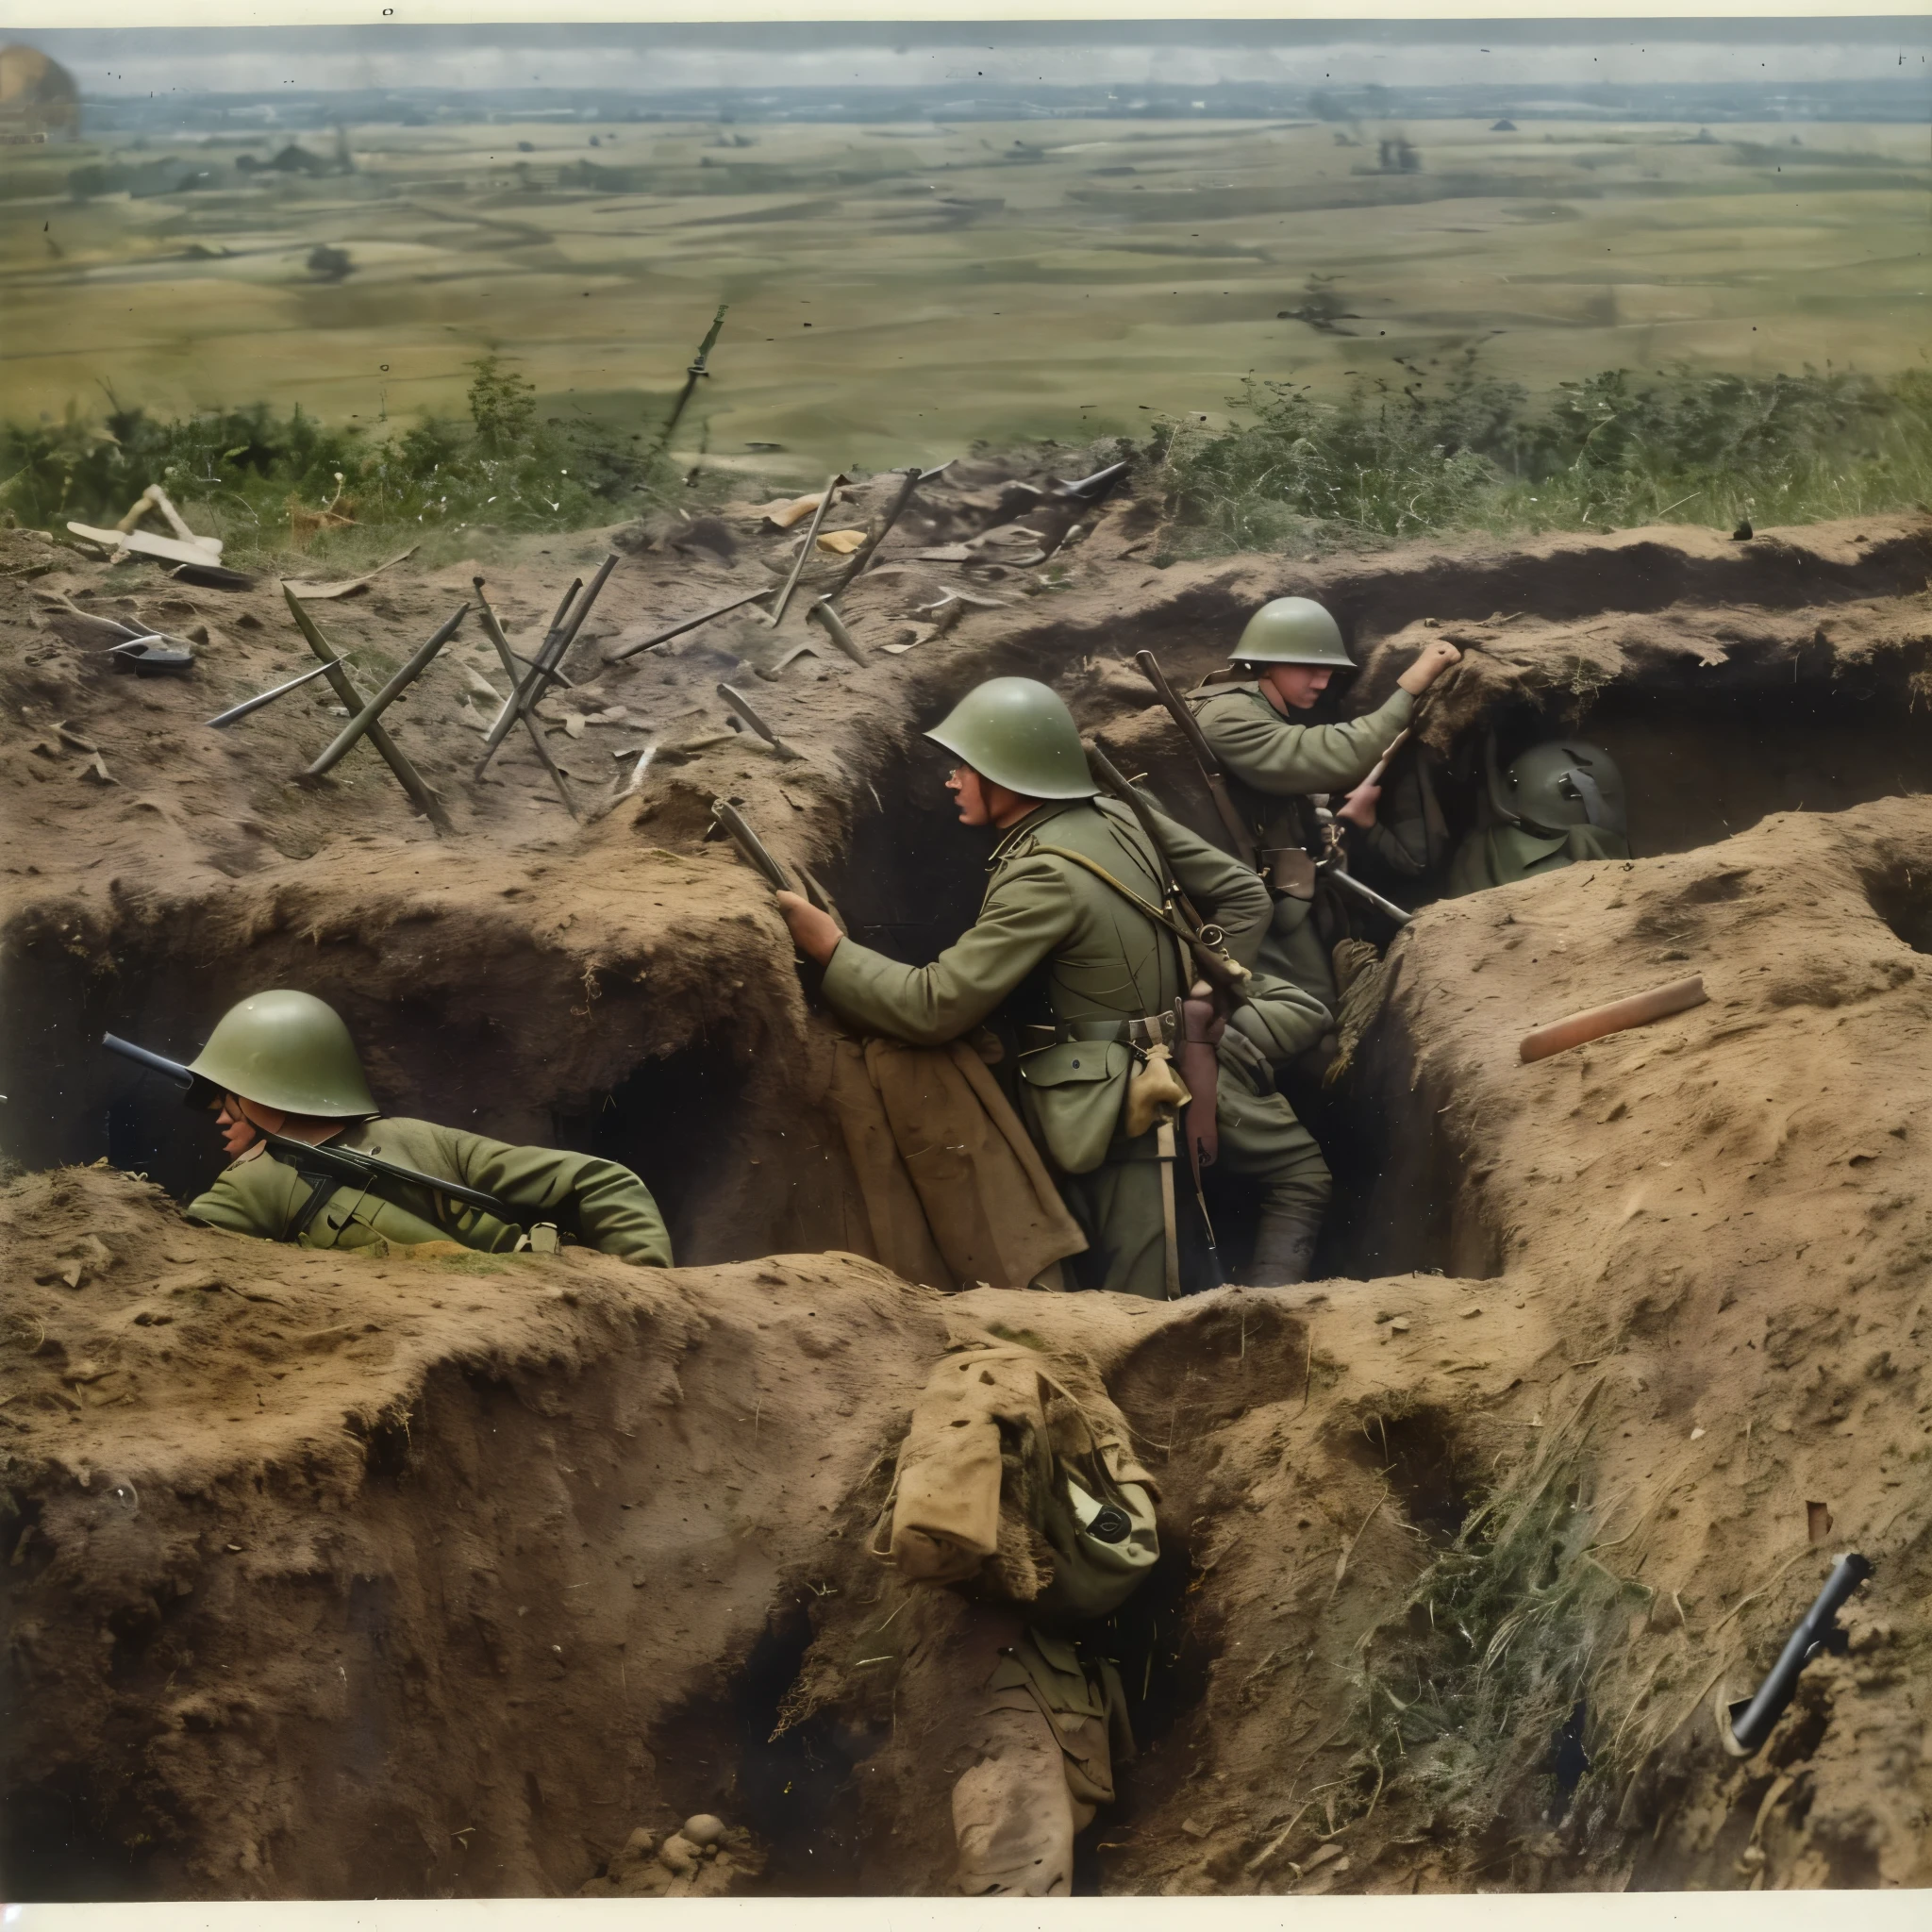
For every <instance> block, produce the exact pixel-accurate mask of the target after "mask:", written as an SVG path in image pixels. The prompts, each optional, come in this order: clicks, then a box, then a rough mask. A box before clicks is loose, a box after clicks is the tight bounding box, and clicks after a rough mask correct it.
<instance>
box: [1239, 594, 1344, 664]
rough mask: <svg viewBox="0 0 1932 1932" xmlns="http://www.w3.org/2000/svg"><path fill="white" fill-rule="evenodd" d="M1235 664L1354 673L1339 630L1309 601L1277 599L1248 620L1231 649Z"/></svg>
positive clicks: (1299, 598) (1318, 607) (1308, 598)
mask: <svg viewBox="0 0 1932 1932" xmlns="http://www.w3.org/2000/svg"><path fill="white" fill-rule="evenodd" d="M1234 661H1235V662H1236V663H1237V664H1307V665H1311V666H1314V667H1316V668H1317V669H1320V670H1324V671H1353V670H1354V669H1355V659H1354V658H1351V657H1350V656H1349V655H1348V646H1347V645H1346V644H1345V643H1343V642H1342V641H1341V625H1338V624H1337V623H1336V622H1335V620H1334V618H1332V617H1331V616H1330V615H1329V614H1328V612H1327V610H1326V609H1325V608H1324V607H1323V606H1322V605H1320V604H1317V603H1316V602H1315V601H1314V599H1313V598H1311V597H1276V598H1274V600H1273V602H1271V603H1267V604H1264V605H1262V607H1261V608H1260V609H1258V610H1257V611H1256V612H1255V614H1254V616H1252V617H1251V618H1249V619H1248V624H1247V628H1246V629H1245V630H1243V631H1242V632H1241V641H1240V642H1239V643H1237V644H1236V645H1235V647H1234Z"/></svg>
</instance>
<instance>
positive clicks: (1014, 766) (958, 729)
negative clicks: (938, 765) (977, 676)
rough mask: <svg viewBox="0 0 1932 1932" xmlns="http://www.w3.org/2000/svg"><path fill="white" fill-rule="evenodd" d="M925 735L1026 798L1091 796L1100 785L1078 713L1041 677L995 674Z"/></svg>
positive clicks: (998, 782)
mask: <svg viewBox="0 0 1932 1932" xmlns="http://www.w3.org/2000/svg"><path fill="white" fill-rule="evenodd" d="M925 735H926V736H927V737H928V738H930V739H931V740H932V741H934V742H935V743H936V744H942V745H944V746H945V748H946V749H947V750H948V751H949V752H952V753H954V754H955V755H957V756H958V757H959V758H963V759H964V760H965V761H966V762H967V764H969V765H971V766H972V768H973V769H974V771H975V772H977V773H978V774H979V775H980V776H981V777H982V778H991V780H992V782H993V783H994V784H995V785H1003V786H1005V787H1006V789H1007V790H1008V791H1017V792H1019V793H1020V794H1021V795H1022V796H1023V797H1025V798H1091V797H1093V796H1094V795H1095V794H1096V793H1097V792H1098V791H1099V790H1100V787H1099V786H1098V785H1096V784H1095V783H1094V782H1093V774H1092V773H1091V771H1089V770H1088V768H1087V753H1086V750H1085V749H1084V747H1083V746H1082V745H1081V743H1080V727H1079V726H1078V725H1077V724H1074V714H1073V712H1071V711H1070V710H1068V709H1067V708H1066V706H1065V704H1064V703H1063V702H1062V701H1061V699H1060V697H1059V696H1058V693H1057V692H1055V691H1050V690H1048V689H1047V687H1046V686H1045V685H1043V684H1041V683H1040V682H1039V681H1038V680H1037V679H1035V678H1031V677H992V678H989V679H988V680H987V681H986V683H984V684H982V685H976V686H975V687H974V689H973V690H972V691H968V692H967V693H966V695H965V696H964V697H963V698H961V699H960V700H959V702H958V704H957V705H955V706H954V707H953V708H952V709H951V710H950V711H948V712H947V713H946V715H945V716H944V717H943V718H942V719H941V720H940V722H939V723H938V724H935V725H934V726H933V727H932V729H931V730H930V731H928V732H927V733H926V734H925Z"/></svg>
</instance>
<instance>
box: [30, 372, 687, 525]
mask: <svg viewBox="0 0 1932 1932" xmlns="http://www.w3.org/2000/svg"><path fill="white" fill-rule="evenodd" d="M467 403H468V415H467V420H466V421H454V420H446V419H443V418H441V417H431V418H430V419H429V420H427V421H425V422H423V423H418V424H415V425H410V426H408V427H405V428H402V429H401V430H400V432H399V433H397V434H395V435H392V436H375V435H372V434H371V433H370V432H368V431H366V430H363V429H360V428H357V427H353V426H351V427H346V428H344V427H334V428H331V427H327V426H325V425H322V424H321V423H319V422H317V421H316V420H315V418H313V417H311V416H309V415H308V414H307V413H306V412H305V411H304V410H303V409H302V408H300V406H299V405H298V406H297V407H296V408H294V409H293V410H292V411H291V413H290V414H289V415H288V416H286V417H277V416H275V414H274V413H273V411H272V410H271V409H270V408H269V406H268V405H267V404H265V403H257V404H255V405H253V406H252V407H250V408H242V409H220V410H209V411H208V412H206V413H203V414H198V415H194V416H190V417H186V418H180V419H175V420H172V421H166V422H163V421H158V420H156V419H155V418H153V417H150V416H149V415H148V414H147V413H146V412H145V411H144V410H142V409H140V408H124V407H122V406H120V405H119V404H115V405H114V406H113V407H112V408H110V409H109V410H108V414H107V416H106V418H105V420H103V421H101V422H99V423H90V422H87V421H86V420H84V419H83V418H82V417H81V416H80V415H79V413H78V412H77V411H70V412H69V414H68V416H67V418H66V420H65V421H63V422H62V423H60V424H58V425H19V424H11V425H4V426H0V477H4V480H0V512H4V513H6V514H8V515H10V516H11V517H12V518H13V519H14V520H15V521H16V522H18V523H26V524H33V525H38V526H41V527H43V528H51V529H56V530H58V529H60V528H62V527H64V525H65V524H66V522H67V521H68V520H69V519H73V520H74V521H76V522H80V523H88V524H93V525H112V524H113V523H115V522H116V521H117V520H118V519H119V518H120V516H121V515H122V514H123V512H125V510H126V508H128V506H129V505H130V504H131V503H132V502H133V501H134V500H135V499H136V498H137V497H138V496H139V495H140V494H141V492H142V490H144V489H145V488H146V487H147V485H148V484H149V483H150V482H159V483H161V484H162V485H163V487H164V488H166V490H167V491H168V493H169V495H170V497H171V498H172V499H173V500H174V502H175V505H176V507H177V508H180V509H182V510H183V511H184V513H187V514H188V520H189V522H190V523H191V524H192V526H193V527H194V528H196V529H197V530H201V531H203V532H205V533H206V534H208V535H211V536H219V537H221V538H222V539H223V540H224V541H225V544H226V545H227V552H226V554H228V555H230V556H231V557H233V558H268V557H273V556H275V555H277V554H280V553H282V552H284V551H287V550H290V549H293V548H297V547H304V546H307V545H309V544H312V545H313V546H314V547H316V548H318V549H319V550H321V551H322V552H323V553H324V554H326V555H329V556H332V557H335V558H339V559H341V560H344V561H346V560H350V559H353V558H355V557H357V556H358V555H359V554H360V553H361V552H363V551H365V550H369V549H371V548H386V547H388V546H390V545H391V544H393V543H394V542H396V541H398V540H415V541H423V542H424V543H425V550H426V552H427V554H428V556H429V557H430V558H437V557H439V556H441V554H442V553H443V552H445V551H446V552H448V553H449V554H450V555H457V554H460V553H461V552H462V551H464V550H466V549H472V548H474V547H475V544H476V542H477V541H478V540H479V539H485V540H487V539H489V538H491V537H503V536H513V535H516V534H518V533H522V532H525V531H535V530H571V529H582V528H585V527H588V526H591V525H600V524H610V523H615V522H618V521H620V520H622V519H624V518H625V517H629V516H635V515H638V514H640V513H641V512H642V511H644V510H647V509H650V508H653V507H655V506H658V505H661V504H664V503H667V502H670V501H673V500H677V499H678V498H681V497H682V495H683V492H682V491H680V490H679V488H678V476H677V472H676V470H675V467H674V466H673V465H672V464H671V463H670V461H669V460H668V459H667V458H665V457H664V456H663V455H662V453H661V452H660V451H659V450H658V448H657V446H656V441H657V440H656V439H655V438H652V437H650V436H648V435H646V434H645V433H644V432H642V431H637V432H632V433H629V434H625V433H624V432H623V431H621V430H612V429H611V428H610V427H609V425H607V424H605V423H601V422H599V421H597V420H595V419H594V418H591V417H590V416H587V415H578V416H575V417H572V418H561V417H552V418H550V419H549V420H547V421H545V420H541V419H540V415H539V411H538V405H537V399H536V395H535V392H534V391H533V389H532V388H531V385H530V384H529V383H528V382H527V381H525V379H524V378H523V377H522V376H521V375H519V374H518V373H517V371H516V370H515V369H514V368H513V367H512V366H511V365H510V364H508V363H507V362H506V361H504V360H503V359H502V358H497V357H494V356H489V357H484V358H479V359H478V360H477V361H476V362H475V364H474V365H473V367H472V376H471V382H470V389H469V393H468V396H467ZM331 504H333V505H334V508H335V514H337V515H338V516H345V517H347V518H349V519H350V520H351V521H350V522H349V523H347V524H345V525H339V526H335V527H331V528H329V529H327V530H325V531H323V532H321V533H319V534H316V535H314V536H312V537H311V536H309V535H308V534H303V535H300V536H299V537H298V533H297V527H296V523H295V519H294V515H293V514H291V513H292V512H297V511H299V510H303V509H306V510H308V511H316V510H320V509H323V508H325V507H327V506H329V505H331Z"/></svg>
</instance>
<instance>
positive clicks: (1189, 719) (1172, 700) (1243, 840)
mask: <svg viewBox="0 0 1932 1932" xmlns="http://www.w3.org/2000/svg"><path fill="white" fill-rule="evenodd" d="M1134 662H1135V663H1136V664H1138V665H1139V666H1140V667H1141V675H1142V676H1143V677H1144V678H1146V680H1147V682H1148V683H1149V684H1151V685H1152V686H1153V687H1154V691H1155V695H1156V696H1158V698H1159V700H1160V702H1161V703H1162V705H1164V706H1165V707H1166V708H1167V714H1168V716H1169V717H1170V718H1172V719H1173V720H1174V723H1175V724H1178V725H1179V726H1180V729H1181V736H1182V737H1183V738H1185V739H1186V740H1187V741H1188V749H1189V750H1190V751H1191V752H1192V753H1193V754H1194V762H1195V763H1196V764H1197V765H1199V766H1200V768H1201V775H1202V777H1203V778H1205V779H1206V780H1207V781H1208V794H1209V796H1210V797H1212V799H1213V800H1214V809H1215V811H1216V812H1217V813H1218V814H1219V816H1220V819H1221V823H1222V824H1223V826H1224V828H1225V829H1226V832H1227V835H1228V837H1229V838H1230V839H1232V840H1233V841H1234V855H1235V857H1236V858H1239V859H1240V860H1241V863H1242V864H1243V865H1246V866H1250V867H1252V868H1254V869H1255V870H1257V871H1258V870H1259V869H1260V861H1259V859H1258V858H1257V855H1256V851H1255V835H1254V833H1253V832H1252V831H1251V830H1250V829H1249V828H1248V826H1247V824H1245V823H1244V822H1243V821H1242V818H1241V813H1240V812H1239V811H1238V810H1237V809H1236V808H1235V802H1234V795H1233V793H1231V792H1230V791H1228V789H1227V778H1226V775H1225V774H1224V773H1223V771H1222V769H1221V764H1220V760H1219V759H1217V758H1215V756H1214V753H1213V751H1212V749H1211V748H1210V747H1209V745H1208V739H1207V736H1206V734H1205V733H1204V732H1203V731H1202V729H1201V726H1200V724H1198V723H1197V722H1196V721H1195V718H1194V714H1193V712H1191V710H1189V709H1188V708H1187V706H1186V705H1184V704H1183V703H1182V702H1181V701H1180V699H1179V698H1178V697H1176V696H1175V695H1174V687H1173V685H1171V684H1169V683H1168V681H1167V674H1166V672H1164V671H1163V670H1161V668H1160V665H1159V662H1158V659H1157V658H1155V655H1154V653H1153V652H1152V651H1136V652H1135V653H1134Z"/></svg>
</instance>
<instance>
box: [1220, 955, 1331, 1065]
mask: <svg viewBox="0 0 1932 1932" xmlns="http://www.w3.org/2000/svg"><path fill="white" fill-rule="evenodd" d="M1227 1024H1228V1025H1229V1026H1230V1027H1239V1028H1240V1029H1241V1032H1242V1033H1243V1034H1244V1035H1245V1036H1246V1037H1247V1038H1248V1039H1249V1040H1251V1041H1253V1042H1254V1043H1255V1045H1257V1047H1259V1048H1260V1049H1261V1051H1262V1052H1263V1053H1264V1054H1266V1055H1267V1057H1268V1058H1270V1059H1272V1060H1286V1059H1292V1058H1294V1057H1295V1055H1296V1054H1298V1053H1300V1052H1301V1051H1302V1050H1303V1049H1304V1048H1305V1047H1309V1046H1312V1045H1313V1044H1314V1043H1315V1041H1318V1040H1320V1039H1321V1037H1322V1036H1323V1034H1324V1033H1325V1032H1327V1030H1328V1028H1329V1027H1330V1026H1331V1025H1332V1024H1334V1023H1333V1021H1332V1019H1331V1018H1330V1015H1329V1012H1328V1008H1326V1007H1324V1005H1323V1004H1322V1002H1321V1001H1320V1000H1318V999H1317V998H1316V997H1315V996H1314V995H1313V994H1312V993H1307V992H1304V991H1302V990H1301V988H1300V987H1298V986H1296V985H1295V984H1294V983H1293V982H1292V981H1291V980H1287V979H1279V978H1276V977H1274V975H1272V974H1260V973H1257V974H1256V975H1255V976H1254V978H1253V979H1252V980H1251V981H1250V982H1249V986H1248V1003H1247V1005H1245V1006H1242V1007H1237V1008H1235V1010H1234V1011H1233V1013H1231V1014H1230V1015H1229V1016H1228V1023H1227Z"/></svg>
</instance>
